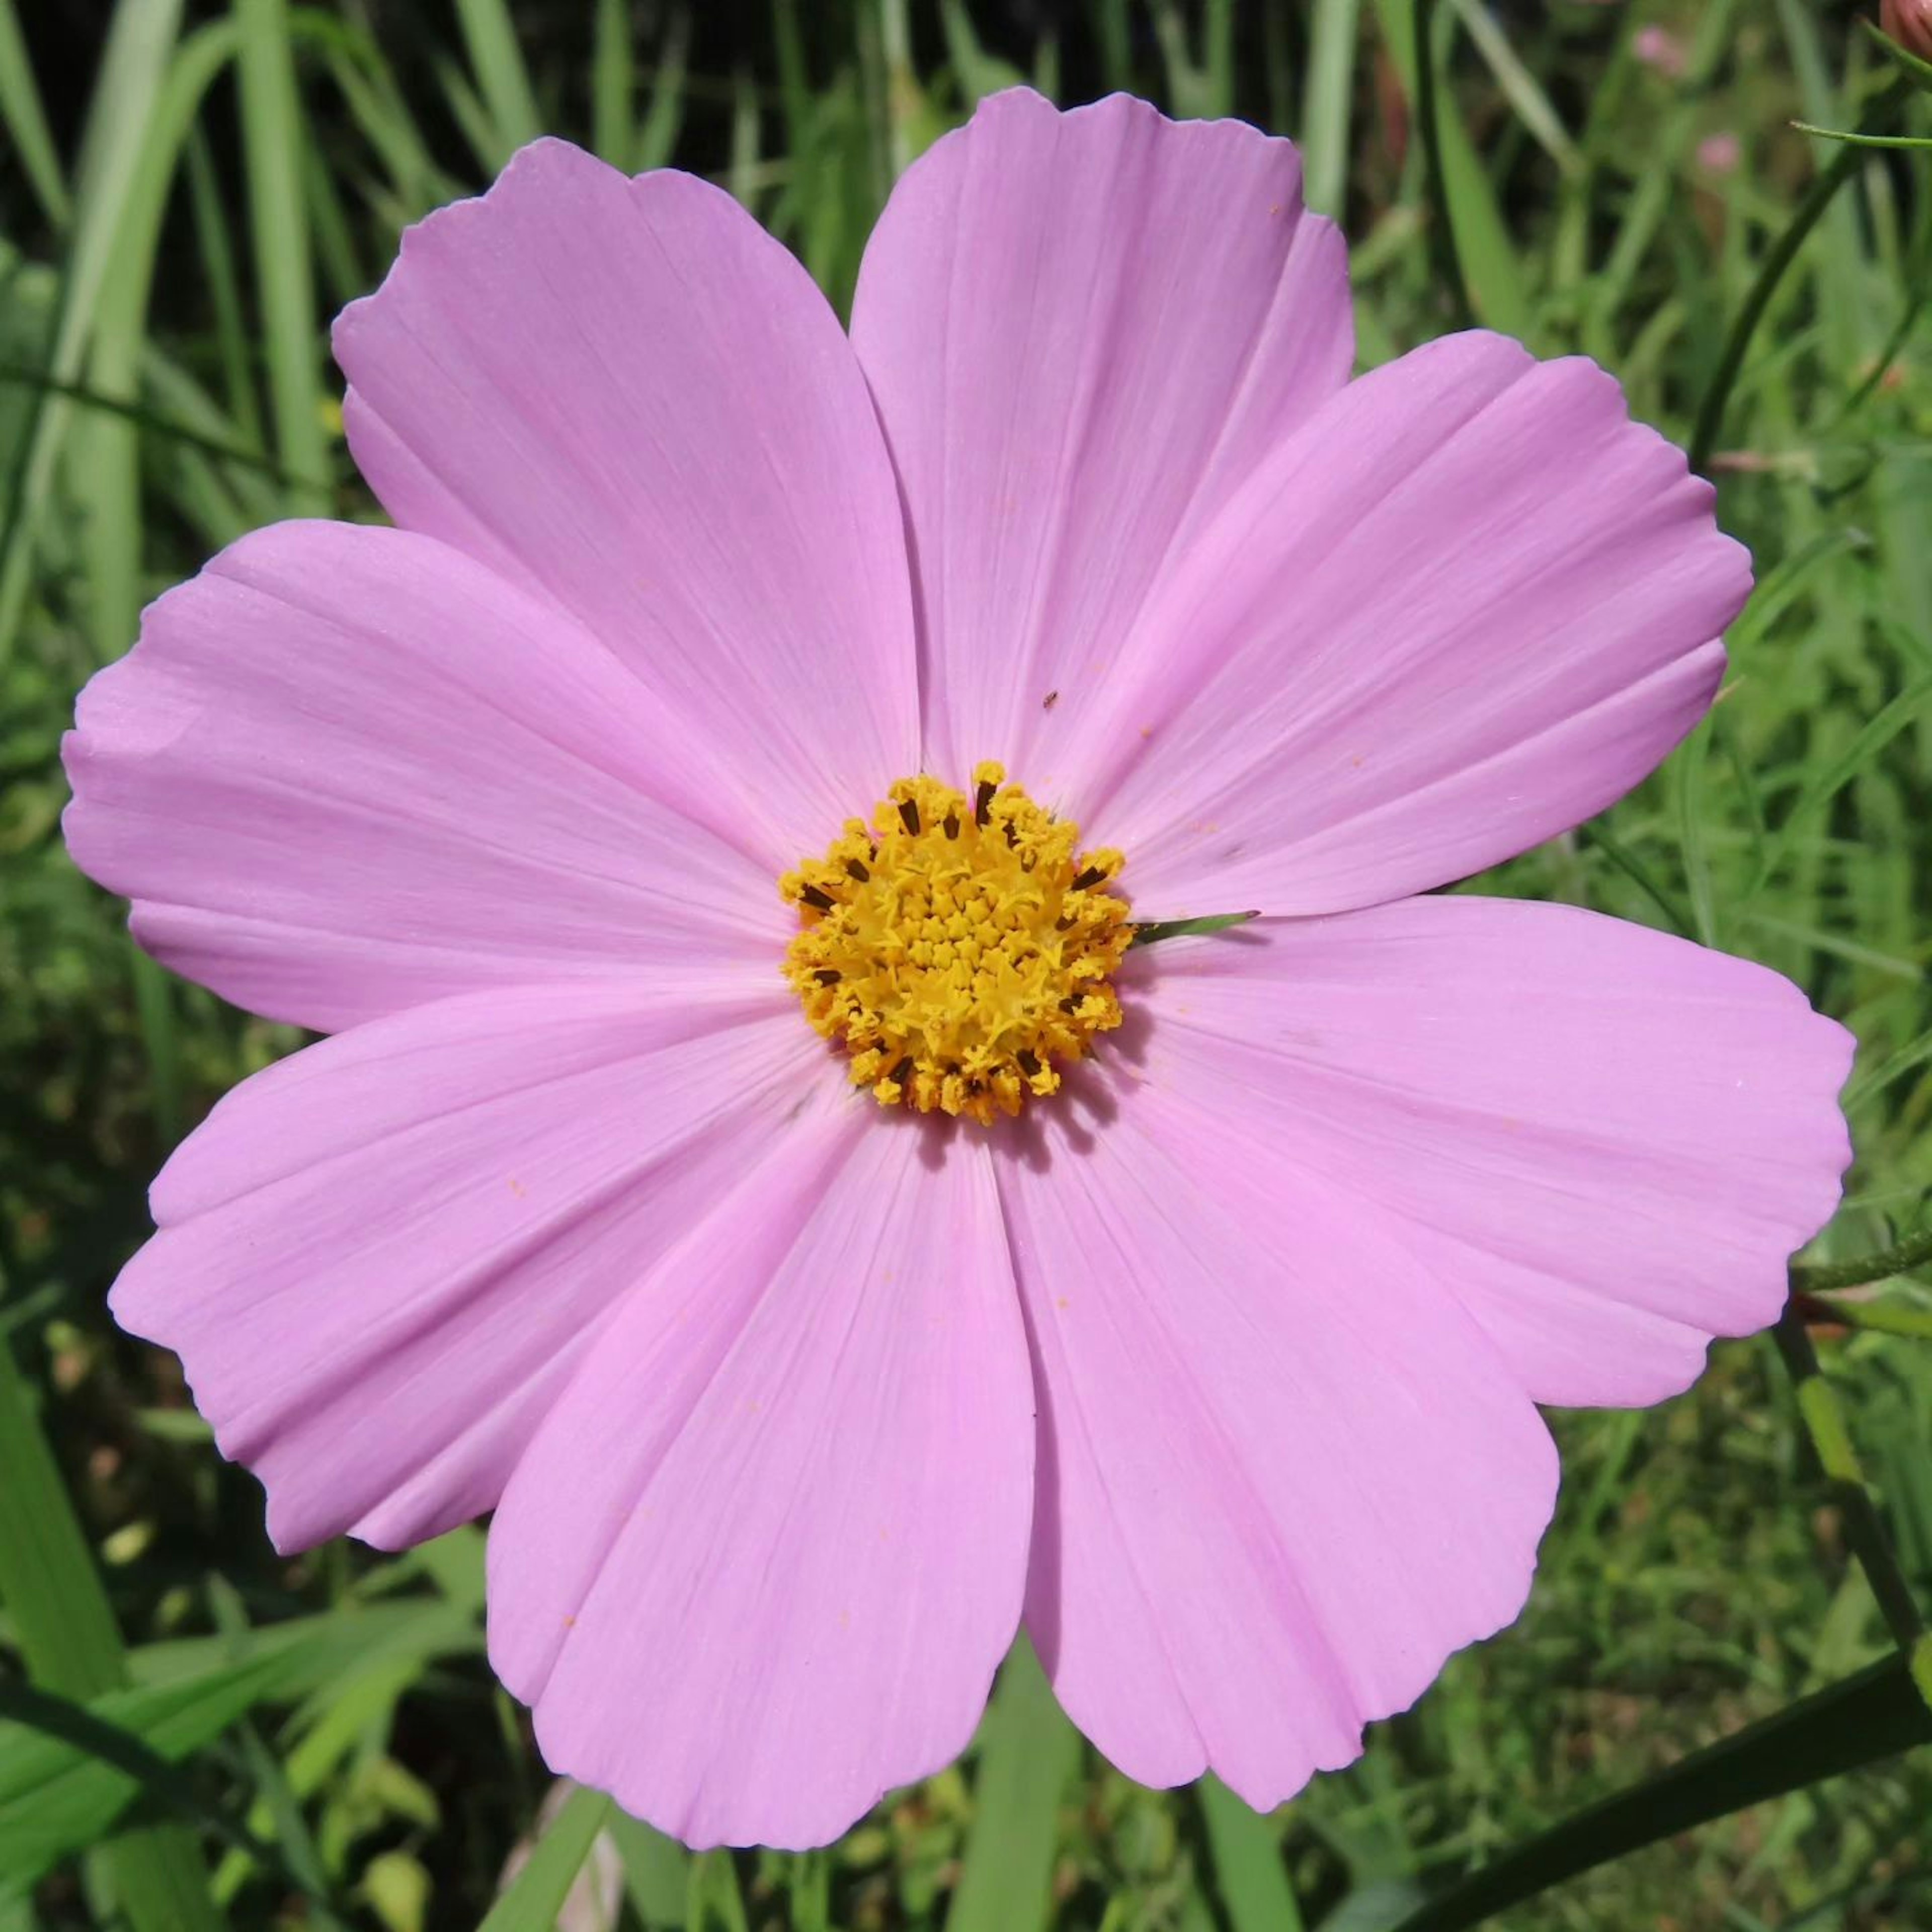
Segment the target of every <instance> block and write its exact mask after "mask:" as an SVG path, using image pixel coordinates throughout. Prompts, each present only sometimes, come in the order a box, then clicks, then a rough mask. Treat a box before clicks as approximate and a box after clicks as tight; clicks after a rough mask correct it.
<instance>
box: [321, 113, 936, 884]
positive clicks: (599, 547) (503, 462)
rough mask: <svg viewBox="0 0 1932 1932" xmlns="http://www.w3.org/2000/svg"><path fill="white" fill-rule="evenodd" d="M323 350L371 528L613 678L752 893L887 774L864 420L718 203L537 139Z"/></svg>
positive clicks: (910, 703)
mask: <svg viewBox="0 0 1932 1932" xmlns="http://www.w3.org/2000/svg"><path fill="white" fill-rule="evenodd" d="M335 353H336V357H337V359H338V362H341V365H342V367H343V368H344V371H345V372H346V373H347V376H348V377H349V381H350V395H349V398H348V401H347V404H345V416H346V419H347V424H348V428H349V437H350V447H351V448H352V449H353V451H354V452H355V455H356V461H357V462H358V463H359V464H360V466H362V472H363V474H364V475H365V476H366V477H367V478H368V480H369V482H370V484H371V487H373V488H374V490H375V491H376V493H377V496H380V498H381V499H382V500H383V504H384V505H385V506H386V508H387V509H388V510H389V513H390V514H391V515H392V516H393V517H395V520H396V521H397V522H398V523H400V524H401V525H403V526H404V527H406V528H407V529H413V530H419V531H423V532H428V534H430V535H434V536H437V537H440V538H443V539H445V540H446V541H448V542H449V543H451V544H455V545H456V546H457V547H459V548H461V549H464V550H469V551H470V552H471V553H472V554H474V555H475V556H479V557H481V558H482V559H484V560H485V561H487V562H490V563H491V564H492V565H493V566H495V567H496V568H497V569H498V570H499V571H502V573H503V574H505V575H508V576H511V577H514V578H516V579H517V580H519V581H520V582H522V583H525V584H526V585H528V586H538V587H541V589H543V590H544V591H545V592H547V593H548V594H549V595H550V596H551V597H553V598H555V599H556V601H557V602H558V603H559V604H561V605H562V607H564V608H565V609H566V610H568V611H570V612H571V613H572V614H573V615H574V616H576V617H577V619H579V621H580V622H582V623H583V625H585V627H586V628H588V629H589V631H591V632H592V633H593V634H595V636H596V637H598V639H600V640H601V642H602V643H604V645H606V646H607V647H608V648H609V649H610V650H611V651H613V652H615V653H616V655H618V656H619V658H622V661H624V663H625V664H626V665H627V666H628V667H629V668H630V669H631V671H632V672H633V673H634V675H635V676H637V679H639V680H640V682H642V683H643V685H645V687H646V688H647V689H648V691H649V692H650V694H651V696H652V699H653V700H655V705H654V709H655V711H656V712H657V715H658V727H657V728H658V730H659V731H660V732H661V733H664V734H666V735H668V736H685V737H690V738H692V739H694V740H695V741H696V742H697V743H698V744H699V745H701V746H702V747H703V749H704V751H705V752H706V755H707V757H708V760H709V764H710V766H711V768H712V769H711V773H710V775H709V779H708V781H707V784H706V791H707V794H708V796H709V797H710V798H711V799H712V802H713V804H714V805H715V808H717V809H718V811H719V812H720V813H721V814H723V813H724V812H725V811H727V809H728V812H729V815H730V817H731V819H732V820H733V823H736V825H738V826H739V827H740V828H741V832H740V835H741V836H742V837H743V838H746V839H748V840H749V841H751V842H752V843H753V844H754V845H755V847H756V848H757V850H759V852H760V855H761V856H763V859H765V861H766V863H767V864H768V865H769V867H770V868H772V870H773V871H776V870H778V869H779V868H782V867H784V866H785V865H790V864H791V863H793V862H794V861H795V860H796V858H797V856H798V855H799V853H801V852H802V851H805V850H810V849H812V848H814V847H816V846H818V845H820V844H823V841H824V840H825V838H826V837H827V836H828V835H829V832H830V831H831V830H833V829H836V827H837V826H838V825H839V824H840V823H841V822H842V821H843V820H844V817H846V816H847V814H849V813H850V812H851V811H853V810H855V809H862V808H863V807H864V806H865V804H866V803H867V802H869V801H870V800H871V799H874V798H875V797H877V796H880V795H881V793H882V789H883V787H884V786H885V785H886V784H888V783H889V782H890V781H891V780H892V778H895V777H898V775H901V773H903V772H908V771H910V770H912V769H914V768H915V767H916V764H917V762H918V739H917V691H916V670H915V664H914V656H913V631H912V618H911V607H910V590H909V588H908V585H907V572H906V564H905V546H904V537H903V535H902V532H901V516H900V510H899V504H898V495H897V492H896V490H895V485H894V483H893V480H892V468H891V464H890V462H889V459H888V458H887V456H886V449H885V446H884V443H883V440H882V439H881V437H880V433H879V428H878V424H877V418H876V416H875V415H874V410H873V407H872V403H871V398H870V397H869V396H868V394H867V392H866V389H865V380H864V378H863V377H862V375H861V374H860V373H859V366H858V363H857V361H856V358H855V357H854V356H853V353H852V349H851V345H850V343H849V342H848V341H847V339H846V338H845V336H844V333H843V332H842V331H841V329H840V328H839V326H838V320H837V318H836V317H835V316H834V315H833V314H832V311H831V310H830V308H829V307H827V305H826V302H825V299H824V297H823V296H822V295H820V293H819V292H818V290H817V288H816V287H814V285H813V284H812V282H811V278H809V277H808V275H806V274H805V271H804V269H802V268H801V267H800V266H799V263H797V262H796V260H794V259H793V257H792V256H791V255H790V254H789V253H787V251H786V250H785V249H784V248H783V247H782V246H781V245H780V244H779V243H778V242H775V241H774V240H773V239H772V237H771V236H769V235H767V234H766V233H765V232H764V231H763V229H760V227H759V226H758V225H757V223H756V222H755V221H754V220H752V219H751V217H750V216H749V215H748V214H746V213H745V211H744V210H743V209H742V208H740V207H739V206H738V205H737V204H736V202H733V200H732V199H731V198H730V196H728V195H727V194H725V193H724V192H723V191H722V190H720V189H718V188H715V187H712V186H710V185H709V184H708V183H707V182H705V181H700V180H698V179H697V178H694V176H691V175H685V174H679V173H677V172H674V171H672V170H670V169H664V170H661V171H659V172H655V173H652V174H649V175H643V176H642V177H640V178H638V179H637V180H634V181H632V180H628V179H626V178H625V176H623V175H621V174H619V172H617V171H616V169H612V168H610V167H607V166H605V165H604V163H602V162H601V161H598V160H595V159H594V158H593V157H591V156H589V155H588V154H584V153H583V152H581V151H580V150H578V149H577V148H573V147H571V146H570V145H568V144H567V143H565V142H560V141H538V142H535V143H534V144H532V145H531V146H529V147H527V148H523V150H522V151H520V153H519V154H517V156H516V157H515V158H514V160H511V163H510V164H509V166H508V167H507V168H506V169H505V170H504V172H503V173H502V175H501V176H500V177H499V178H498V180H497V181H496V184H495V186H494V187H492V188H491V189H490V192H489V193H487V195H484V196H482V197H481V199H478V200H475V201H468V202H459V203H458V204H457V205H455V206H454V207H451V208H445V209H443V210H442V211H440V212H439V213H437V214H433V215H431V217H429V218H428V220H425V221H424V222H422V223H419V224H418V225H417V226H416V227H414V228H413V229H410V231H409V232H408V233H407V235H406V236H404V240H403V249H402V256H401V260H399V261H398V263H397V265H396V266H395V268H394V269H392V271H391V272H390V274H389V278H388V279H387V280H386V281H385V282H384V283H383V286H382V287H381V288H380V290H378V291H377V293H375V294H374V295H373V296H370V297H368V299H366V300H365V301H362V302H356V303H353V304H352V305H350V308H347V310H346V311H344V313H343V314H342V316H341V319H340V320H338V323H337V324H336V326H335ZM678 802H682V803H685V805H687V808H691V809H697V805H696V803H695V802H694V801H685V800H680V801H678Z"/></svg>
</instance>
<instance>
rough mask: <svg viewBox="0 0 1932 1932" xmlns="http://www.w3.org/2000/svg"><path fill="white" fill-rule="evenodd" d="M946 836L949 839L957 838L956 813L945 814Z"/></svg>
mask: <svg viewBox="0 0 1932 1932" xmlns="http://www.w3.org/2000/svg"><path fill="white" fill-rule="evenodd" d="M946 835H947V838H958V837H959V813H958V812H956V811H949V812H948V813H947V814H946Z"/></svg>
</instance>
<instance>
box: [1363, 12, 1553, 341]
mask: <svg viewBox="0 0 1932 1932" xmlns="http://www.w3.org/2000/svg"><path fill="white" fill-rule="evenodd" d="M1376 7H1377V11H1378V13H1379V16H1380V18H1381V21H1382V38H1383V40H1384V42H1385V43H1386V44H1387V46H1388V50H1389V55H1390V58H1391V59H1392V60H1394V62H1395V66H1396V71H1397V74H1399V75H1400V77H1401V79H1402V84H1403V90H1404V92H1406V94H1407V95H1408V96H1409V98H1410V100H1411V101H1415V102H1416V103H1417V104H1418V110H1420V109H1421V94H1420V86H1421V72H1422V63H1421V60H1420V58H1419V57H1418V46H1419V43H1418V39H1417V36H1416V31H1415V26H1416V20H1415V0H1376ZM1430 98H1431V100H1432V101H1433V104H1434V112H1435V115H1436V130H1437V138H1438V140H1439V145H1440V147H1441V150H1442V181H1441V194H1442V205H1443V206H1444V207H1445V208H1446V209H1447V211H1448V217H1449V231H1450V239H1451V241H1452V242H1453V244H1454V254H1455V256H1456V257H1457V259H1458V260H1460V264H1461V275H1462V278H1463V280H1464V281H1466V282H1467V284H1469V300H1470V302H1471V305H1472V306H1473V308H1475V313H1476V316H1477V319H1478V320H1480V321H1481V322H1483V323H1487V325H1488V326H1490V328H1492V329H1501V330H1502V331H1503V332H1504V333H1505V335H1517V336H1527V335H1529V332H1530V313H1529V291H1528V289H1527V287H1526V284H1525V283H1524V281H1523V267H1522V264H1521V263H1520V262H1519V261H1518V260H1517V254H1516V249H1515V246H1514V244H1513V243H1512V242H1511V240H1510V236H1509V230H1508V228H1507V227H1506V226H1505V224H1504V221H1503V217H1502V208H1501V206H1500V205H1499V203H1498V202H1497V200H1496V191H1495V190H1494V189H1493V188H1492V187H1490V181H1489V177H1488V175H1487V174H1485V173H1484V171H1483V164H1482V163H1481V161H1480V160H1478V158H1477V155H1476V150H1475V146H1474V145H1472V142H1471V141H1470V139H1469V130H1467V129H1466V128H1465V127H1464V126H1463V121H1462V118H1461V117H1460V115H1458V114H1457V112H1456V108H1455V104H1454V101H1451V99H1450V98H1449V97H1448V89H1447V88H1445V86H1443V83H1442V76H1440V75H1437V76H1436V85H1435V86H1434V87H1433V89H1431V90H1430ZM1445 279H1446V280H1448V281H1451V282H1452V283H1453V281H1454V277H1453V276H1451V275H1448V272H1447V271H1446V270H1445ZM1454 293H1455V290H1454V287H1453V286H1452V287H1445V289H1443V290H1442V294H1443V295H1444V296H1453V295H1454Z"/></svg>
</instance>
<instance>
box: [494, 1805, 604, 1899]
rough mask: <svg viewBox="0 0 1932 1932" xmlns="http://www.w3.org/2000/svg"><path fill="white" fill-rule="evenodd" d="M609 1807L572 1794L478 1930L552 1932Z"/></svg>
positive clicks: (601, 1828)
mask: <svg viewBox="0 0 1932 1932" xmlns="http://www.w3.org/2000/svg"><path fill="white" fill-rule="evenodd" d="M612 1809H613V1807H612V1805H611V1803H610V1799H608V1798H607V1797H606V1796H604V1793H602V1792H601V1791H592V1790H589V1788H588V1787H582V1788H580V1789H579V1790H575V1791H573V1792H572V1793H571V1794H570V1796H569V1797H568V1799H566V1800H565V1802H564V1806H563V1809H562V1811H559V1813H558V1814H556V1817H555V1818H554V1819H553V1820H552V1821H551V1823H550V1829H549V1830H548V1831H547V1832H544V1835H543V1836H542V1837H541V1838H539V1839H538V1841H537V1845H536V1849H535V1850H534V1851H533V1852H531V1854H530V1856H529V1863H528V1864H526V1865H525V1866H524V1867H523V1870H521V1871H520V1872H519V1873H517V1876H515V1877H514V1879H511V1882H510V1884H509V1885H508V1888H506V1889H505V1891H504V1893H503V1894H502V1897H500V1898H499V1899H498V1900H497V1901H496V1903H495V1904H494V1905H493V1906H491V1907H490V1915H489V1916H488V1917H487V1918H485V1919H484V1921H483V1923H482V1924H481V1927H478V1932H555V1928H556V1915H557V1914H558V1913H559V1912H561V1911H562V1909H563V1901H564V1900H565V1899H566V1898H567V1897H568V1896H569V1895H570V1888H571V1886H572V1885H574V1884H575V1883H576V1882H577V1873H578V1872H579V1871H580V1870H582V1869H583V1861H584V1860H585V1859H586V1858H588V1857H589V1855H590V1848H591V1846H592V1845H594V1844H595V1843H596V1842H597V1835H598V1832H601V1831H602V1830H603V1829H604V1826H605V1825H606V1824H607V1823H608V1822H609V1820H610V1813H611V1811H612Z"/></svg>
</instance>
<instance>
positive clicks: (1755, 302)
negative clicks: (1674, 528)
mask: <svg viewBox="0 0 1932 1932" xmlns="http://www.w3.org/2000/svg"><path fill="white" fill-rule="evenodd" d="M1418 4H1419V5H1427V4H1433V0H1418ZM1910 92H1912V83H1911V82H1909V80H1905V79H1904V78H1903V77H1900V79H1898V80H1894V82H1893V83H1891V86H1889V87H1888V88H1887V89H1885V92H1883V93H1882V94H1881V95H1879V97H1878V98H1877V99H1876V100H1875V101H1873V103H1872V104H1871V105H1870V107H1868V108H1867V109H1866V110H1865V112H1864V115H1863V117H1862V118H1861V119H1860V121H1859V122H1858V128H1857V130H1856V131H1857V132H1858V133H1860V134H1869V133H1876V131H1877V130H1878V129H1879V127H1882V125H1883V124H1885V122H1886V121H1889V120H1890V119H1891V117H1892V115H1894V113H1896V112H1897V109H1898V108H1899V107H1900V106H1901V105H1902V104H1903V101H1904V100H1905V98H1906V95H1909V93H1910ZM1863 164H1864V156H1863V154H1861V151H1860V150H1859V149H1858V148H1857V147H1855V146H1853V145H1850V144H1849V143H1846V145H1842V146H1841V147H1840V148H1839V149H1838V152H1837V154H1835V155H1834V156H1833V157H1832V162H1831V165H1830V166H1829V167H1827V168H1826V169H1824V170H1823V172H1821V173H1820V175H1818V177H1817V179H1816V180H1815V181H1813V182H1812V184H1811V191H1810V192H1809V193H1808V194H1807V195H1806V196H1805V199H1803V200H1802V202H1799V205H1798V208H1797V211H1796V213H1795V214H1793V216H1792V217H1791V220H1790V222H1789V223H1787V225H1786V227H1785V230H1784V233H1783V234H1782V235H1781V236H1779V237H1778V240H1777V242H1775V244H1774V245H1773V246H1772V251H1771V253H1770V254H1769V255H1767V256H1766V257H1765V261H1764V266H1763V268H1761V269H1759V271H1758V274H1757V281H1755V282H1754V283H1753V284H1751V293H1750V294H1749V295H1748V296H1746V297H1745V305H1744V307H1743V308H1741V309H1740V310H1739V311H1738V318H1737V320H1736V322H1734V323H1733V324H1732V325H1731V332H1730V335H1729V336H1728V337H1727V338H1726V339H1725V342H1724V353H1723V355H1722V356H1721V357H1720V358H1719V359H1718V368H1717V373H1716V374H1715V375H1714V376H1713V377H1712V378H1711V385H1710V387H1709V389H1706V391H1705V392H1704V400H1703V404H1701V405H1700V407H1699V409H1698V411H1697V427H1696V428H1694V430H1693V431H1691V468H1692V469H1694V471H1696V472H1697V473H1698V474H1699V475H1703V474H1704V473H1705V472H1706V471H1708V470H1709V467H1710V463H1711V452H1712V450H1713V449H1715V448H1716V446H1717V441H1718V435H1719V434H1720V433H1721V431H1722V430H1723V428H1724V411H1725V409H1726V407H1727V406H1728V405H1729V404H1730V400H1731V392H1732V391H1733V389H1736V386H1737V381H1738V377H1739V374H1741V373H1742V371H1743V368H1744V365H1745V356H1747V355H1748V353H1750V350H1751V341H1752V338H1754V336H1755V335H1757V328H1758V324H1759V323H1761V322H1762V321H1763V320H1764V314H1765V311H1766V309H1768V308H1769V307H1770V306H1771V299H1772V296H1775V294H1776V293H1778V284H1780V283H1781V282H1782V281H1784V277H1785V273H1786V272H1787V270H1788V269H1790V266H1791V265H1792V263H1793V261H1795V260H1796V259H1797V256H1798V251H1799V249H1800V248H1802V247H1803V246H1804V245H1805V237H1806V236H1808V235H1809V234H1810V233H1811V231H1812V229H1814V228H1815V227H1817V225H1818V223H1819V221H1820V219H1821V218H1822V217H1823V214H1824V212H1825V211H1826V208H1829V207H1830V206H1831V205H1832V201H1833V200H1834V199H1835V197H1836V196H1837V194H1838V190H1839V189H1840V188H1841V187H1843V186H1844V184H1846V181H1849V180H1850V179H1851V178H1852V175H1854V174H1855V173H1856V172H1857V171H1858V169H1859V168H1860V167H1861V166H1862V165H1863Z"/></svg>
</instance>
